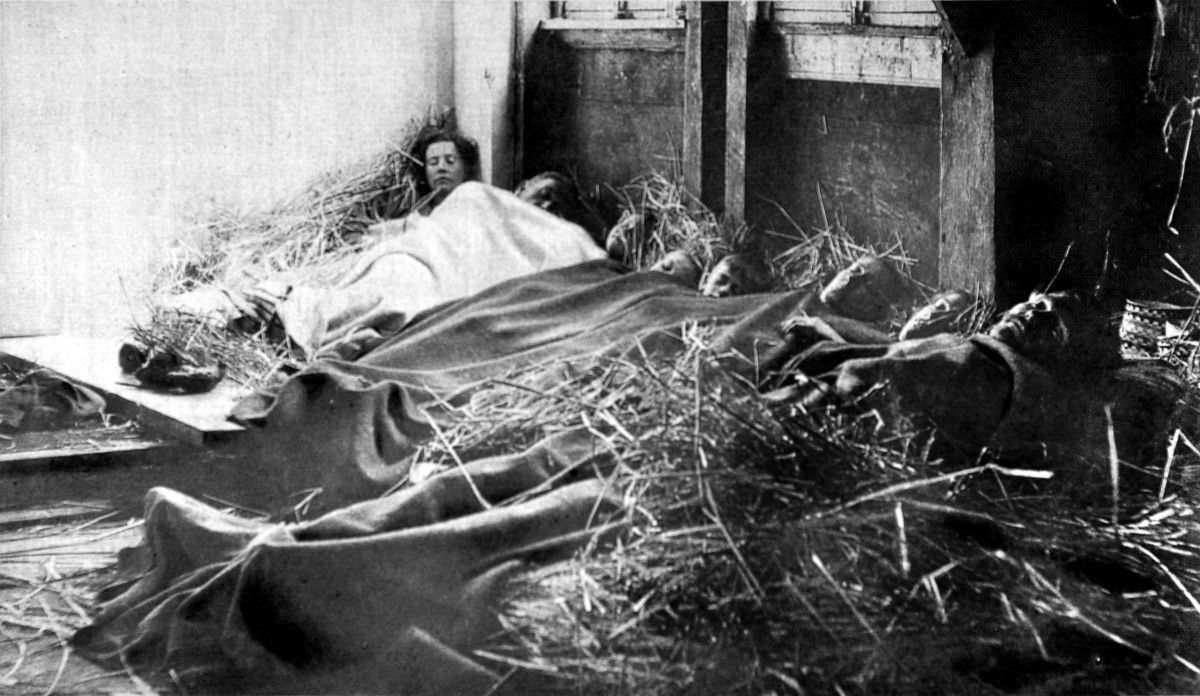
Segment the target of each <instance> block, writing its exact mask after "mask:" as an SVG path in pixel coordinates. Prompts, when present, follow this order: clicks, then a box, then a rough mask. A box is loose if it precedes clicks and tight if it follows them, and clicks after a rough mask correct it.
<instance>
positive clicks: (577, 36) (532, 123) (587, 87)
mask: <svg viewBox="0 0 1200 696" xmlns="http://www.w3.org/2000/svg"><path fill="white" fill-rule="evenodd" d="M683 38H684V36H683V29H682V28H679V29H627V30H611V29H569V30H539V31H538V33H537V34H536V36H535V38H534V41H533V43H532V44H531V46H530V51H529V54H528V56H527V57H526V61H525V62H526V66H527V72H526V77H525V89H526V103H525V126H524V128H525V142H524V153H523V159H524V170H525V171H524V173H525V175H526V176H529V175H532V174H536V173H537V172H539V171H544V170H557V171H563V172H572V173H574V174H575V175H576V176H578V178H579V180H580V182H581V183H582V184H583V185H584V186H585V187H590V186H592V185H596V184H613V185H618V186H619V185H621V184H625V183H627V182H628V181H629V180H631V179H633V178H634V177H637V176H639V175H642V174H646V173H648V172H650V171H662V172H667V171H670V168H671V167H672V166H673V164H674V163H675V162H677V161H678V158H679V151H680V148H681V146H682V133H683Z"/></svg>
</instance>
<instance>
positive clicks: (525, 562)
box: [75, 261, 801, 694]
mask: <svg viewBox="0 0 1200 696" xmlns="http://www.w3.org/2000/svg"><path fill="white" fill-rule="evenodd" d="M800 299H801V297H800V295H799V294H795V293H789V294H780V295H758V296H746V297H738V298H724V299H713V298H705V297H701V296H699V295H698V294H697V293H696V292H695V291H694V290H693V289H690V288H687V287H684V286H683V285H680V284H677V283H676V282H675V281H673V280H672V279H671V278H670V277H669V276H666V275H664V274H659V273H653V272H643V273H629V272H627V271H626V270H625V269H623V268H622V267H620V266H618V265H615V264H612V263H609V262H604V261H600V262H588V263H585V264H581V265H578V266H574V267H570V268H565V269H559V270H553V271H547V272H543V273H540V274H536V275H533V276H529V277H526V278H521V279H517V280H513V281H509V282H506V283H502V284H500V285H497V286H495V287H492V288H490V289H488V290H485V291H483V292H481V293H479V294H477V295H474V296H471V297H468V298H465V299H462V300H459V301H455V302H451V303H449V304H445V305H442V306H440V307H437V308H434V309H432V310H430V311H428V312H426V313H425V314H424V315H421V316H419V317H417V318H416V319H415V320H414V321H413V322H412V324H411V325H410V326H408V327H407V328H406V329H405V330H404V332H402V333H401V334H399V335H398V336H396V337H394V338H393V339H391V340H390V341H388V342H387V343H385V344H383V345H382V346H380V347H379V348H378V349H376V350H375V351H373V352H372V353H370V354H369V355H367V356H366V357H364V358H362V359H360V360H359V361H357V362H353V363H350V362H336V361H329V362H319V363H316V364H314V365H313V366H311V367H310V368H308V369H306V370H304V371H303V372H301V373H299V374H297V375H295V376H293V377H292V378H290V379H289V380H287V381H286V382H285V383H284V384H283V385H282V387H281V388H280V389H278V390H276V392H275V393H273V394H263V395H259V396H257V397H255V398H253V399H250V400H248V401H247V402H245V403H243V404H241V405H240V407H239V408H238V409H237V412H236V414H235V417H236V418H237V419H238V420H239V421H241V422H242V423H245V424H247V425H248V426H249V427H250V428H251V430H252V433H251V435H250V439H249V442H250V444H249V445H248V446H247V448H246V452H245V455H246V457H247V464H248V465H250V464H252V463H253V464H254V466H255V467H256V469H255V470H256V471H262V472H263V473H264V475H265V476H277V477H278V478H279V481H280V485H281V486H283V487H290V488H292V489H301V488H313V487H320V488H322V489H323V490H324V492H323V493H322V494H321V496H320V497H319V498H318V500H323V501H324V502H325V507H326V508H336V509H333V510H332V511H331V512H329V513H328V514H326V515H325V516H323V517H320V518H318V519H316V520H314V521H311V522H306V523H302V524H297V525H287V524H274V523H268V522H260V521H248V520H245V519H243V518H239V517H235V516H232V515H229V514H225V513H222V512H220V511H217V510H215V509H213V508H211V507H209V506H207V505H205V504H203V503H200V502H198V501H196V500H193V499H191V498H189V497H187V496H184V495H182V494H180V493H178V492H175V491H171V490H167V489H161V488H158V489H154V490H152V491H150V492H149V494H148V495H147V498H146V537H145V542H144V544H143V545H142V546H140V547H138V549H136V550H135V551H132V552H130V553H127V554H125V555H124V556H123V557H122V559H121V566H122V568H121V573H122V577H123V578H124V580H123V581H122V582H121V583H119V584H117V585H115V586H113V587H112V588H110V589H109V590H107V591H106V592H105V593H104V594H103V597H102V600H103V604H102V605H101V608H100V613H99V616H98V617H97V618H96V620H95V622H94V623H93V625H92V626H90V627H88V628H86V629H84V630H82V631H80V632H79V633H78V634H77V635H76V637H75V645H76V647H77V648H78V649H79V650H81V651H82V652H83V653H84V654H85V655H88V656H90V657H92V658H93V659H96V660H98V661H100V662H103V663H106V664H112V665H115V666H120V665H123V664H126V665H131V666H133V667H135V668H138V669H143V670H155V669H162V668H173V669H175V670H176V673H177V674H183V673H188V671H189V670H192V671H193V673H196V674H202V673H203V674H210V675H212V674H216V675H236V679H237V680H238V681H237V684H238V688H239V689H255V688H263V689H266V690H272V691H280V690H282V691H284V692H289V693H292V692H321V693H328V692H364V691H365V692H373V693H428V694H451V693H480V694H481V693H488V690H489V689H490V688H491V687H492V686H493V685H494V684H496V683H498V682H499V681H500V680H501V678H502V676H503V674H502V671H501V670H498V669H497V665H495V664H490V665H488V664H483V663H482V662H481V661H479V660H477V659H476V658H475V657H474V656H473V655H472V653H471V649H472V647H473V646H477V645H479V644H480V642H481V641H483V640H484V639H485V638H487V637H488V636H489V635H491V634H492V633H493V632H494V631H495V630H497V628H498V627H497V625H496V622H495V617H494V613H493V610H492V600H493V599H494V598H495V596H496V594H497V592H498V591H499V590H500V589H501V588H502V587H503V583H504V582H505V580H506V579H508V578H509V577H510V576H511V575H512V574H513V573H514V572H516V571H519V570H520V569H522V568H527V567H531V566H536V565H538V564H544V563H547V562H549V561H552V560H555V559H557V558H561V557H563V556H564V555H567V554H570V553H571V552H572V551H573V550H575V549H576V548H578V547H579V546H580V545H581V544H584V543H590V542H592V541H593V540H595V539H596V538H597V536H599V537H601V538H604V537H606V536H607V535H609V534H611V533H613V532H615V531H618V530H619V529H621V527H622V526H623V524H624V511H623V510H622V507H621V504H620V500H619V499H617V498H616V497H615V496H616V493H617V492H615V491H611V490H609V489H607V488H606V486H605V482H604V479H603V473H604V469H605V464H606V460H605V456H603V455H601V454H599V453H598V452H597V445H596V443H595V442H594V441H593V437H592V436H591V435H590V434H588V433H587V432H585V431H583V430H580V431H568V432H564V433H558V434H555V435H552V436H550V437H548V438H547V439H544V440H542V441H540V442H539V443H538V444H537V445H535V446H533V447H532V448H530V449H528V450H526V451H524V452H519V453H515V454H514V453H508V452H506V453H497V455H496V456H493V457H485V458H483V459H478V460H475V461H472V462H468V463H466V464H465V466H464V467H462V468H461V469H452V470H450V471H448V472H446V473H443V474H439V475H437V476H435V477H433V478H430V479H427V480H426V481H424V482H423V483H420V484H417V485H415V486H408V487H405V488H401V489H400V490H399V491H398V492H394V493H391V494H389V495H385V496H383V497H377V496H380V495H381V494H382V493H384V492H385V491H387V490H388V489H389V488H390V487H392V486H394V485H395V484H397V483H398V482H400V481H401V480H402V479H403V478H404V477H405V476H406V474H408V472H409V470H410V467H411V466H412V464H413V457H412V454H413V453H414V451H415V450H416V448H417V447H418V446H419V445H420V444H421V443H423V442H426V441H428V440H429V438H431V437H432V436H433V435H434V431H433V429H432V426H431V423H433V422H435V419H439V418H444V417H445V413H444V411H443V410H442V409H444V408H445V407H446V406H453V405H454V404H456V403H460V402H461V400H462V399H464V398H466V397H467V395H469V394H470V393H471V390H472V389H473V388H476V387H478V385H480V384H481V383H483V382H484V381H485V380H487V379H489V378H494V377H498V376H503V375H505V374H506V373H508V372H510V371H511V370H514V369H517V368H520V367H522V366H528V365H536V364H542V363H546V362H547V361H565V360H570V359H573V358H581V357H589V356H595V355H598V354H601V353H609V354H614V353H620V352H622V351H628V350H638V351H646V352H648V353H654V354H660V355H670V354H671V352H672V351H676V350H678V349H679V348H680V347H681V346H682V345H683V342H682V340H681V334H680V331H679V327H680V325H681V323H682V322H686V321H697V322H703V323H705V324H709V325H711V326H712V327H713V328H714V330H715V332H716V333H715V336H716V341H715V345H714V349H715V350H714V352H715V353H718V354H722V355H728V356H736V355H742V356H745V358H744V359H741V358H732V361H733V362H736V363H738V364H739V365H740V366H741V367H742V368H743V369H747V370H749V371H750V372H751V373H752V372H753V365H754V357H755V355H756V353H757V352H759V351H760V349H765V347H767V346H769V345H770V344H772V343H774V342H776V341H777V340H778V328H777V327H778V325H779V323H780V322H781V321H782V320H783V318H784V317H786V316H787V315H788V314H789V313H790V312H791V311H793V309H794V308H795V306H796V304H797V302H798V301H799V300H800ZM750 376H751V377H753V375H752V374H750ZM476 491H478V494H477V493H476ZM519 494H521V497H520V501H521V502H518V503H515V504H506V505H503V506H497V505H495V504H496V503H499V502H501V501H508V500H510V499H512V498H513V497H514V496H517V495H519ZM480 496H482V498H483V499H484V500H486V503H485V502H484V500H481V499H480ZM339 506H340V507H339ZM251 675H257V677H256V678H261V680H262V681H261V684H259V685H258V686H255V685H254V684H252V683H251V682H249V681H247V680H248V679H250V678H251ZM517 683H519V681H514V680H511V679H510V680H507V681H506V684H509V685H510V687H509V688H512V686H511V685H515V684H517Z"/></svg>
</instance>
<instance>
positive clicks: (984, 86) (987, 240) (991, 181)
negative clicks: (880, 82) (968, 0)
mask: <svg viewBox="0 0 1200 696" xmlns="http://www.w3.org/2000/svg"><path fill="white" fill-rule="evenodd" d="M992 56H993V49H992V47H991V46H990V45H988V46H987V47H986V48H983V49H980V50H978V51H977V52H976V53H975V54H974V55H971V56H963V57H958V58H955V57H952V56H951V55H950V54H947V58H946V59H945V61H944V64H943V68H942V90H941V112H942V133H941V194H940V201H939V227H940V229H941V244H940V249H939V252H938V277H939V282H940V284H941V286H942V287H958V288H964V289H967V290H971V291H973V292H976V293H978V294H981V295H988V296H991V295H994V293H995V291H996V239H995V211H996V155H995V148H996V142H995V141H996V134H995V109H994V103H993V92H994V90H993V80H992Z"/></svg>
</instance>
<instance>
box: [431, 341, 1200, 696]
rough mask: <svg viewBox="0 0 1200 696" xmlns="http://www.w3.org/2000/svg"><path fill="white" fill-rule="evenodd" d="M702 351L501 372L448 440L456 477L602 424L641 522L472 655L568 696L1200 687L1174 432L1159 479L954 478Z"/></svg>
mask: <svg viewBox="0 0 1200 696" xmlns="http://www.w3.org/2000/svg"><path fill="white" fill-rule="evenodd" d="M693 334H696V335H698V334H697V332H693ZM702 344H703V341H702V340H700V339H699V338H697V339H696V340H695V342H694V345H693V349H692V350H691V351H690V352H689V353H688V354H686V355H684V356H683V357H681V358H680V359H679V360H676V361H668V362H656V361H653V360H649V359H644V358H636V359H608V360H597V361H595V362H593V363H591V364H589V365H584V366H580V365H578V364H576V365H574V366H572V367H571V368H570V369H569V370H568V369H566V368H565V367H564V366H561V365H560V366H552V367H548V368H544V370H538V371H533V372H531V373H529V374H525V375H520V376H516V377H513V378H510V379H507V380H501V381H497V382H496V383H494V384H493V385H491V386H490V387H489V388H488V389H485V390H484V391H482V392H480V393H479V394H478V395H477V396H476V397H475V398H474V399H473V400H472V402H471V403H470V404H469V406H467V407H466V408H464V409H463V410H462V411H461V412H460V413H459V417H460V423H459V425H458V426H456V427H455V428H454V429H453V430H452V431H449V432H448V433H447V434H446V435H445V437H443V438H442V439H440V441H439V443H440V444H434V445H432V446H431V449H430V454H431V455H433V456H437V455H440V456H441V457H442V459H443V461H444V462H446V463H447V464H448V465H453V464H452V462H453V461H454V459H455V458H461V459H464V460H465V459H468V458H470V456H471V455H472V452H473V451H479V452H484V451H494V450H493V449H492V448H493V447H495V446H497V445H501V446H506V447H511V448H513V449H516V448H518V447H521V446H524V445H527V444H529V443H531V442H532V441H533V440H535V439H537V438H538V437H541V436H542V435H544V434H545V433H547V432H552V431H555V430H558V429H561V428H566V427H577V426H579V425H584V426H586V427H589V428H591V429H592V430H593V431H594V432H595V433H596V434H598V435H600V436H601V437H602V438H603V440H604V442H605V443H606V445H607V446H609V447H611V448H612V450H613V452H614V453H615V454H616V459H617V462H618V463H617V465H616V466H615V468H614V469H613V470H612V472H611V474H610V475H609V481H610V484H611V485H612V486H614V487H617V488H618V489H619V490H621V491H623V493H624V495H625V498H626V500H627V501H628V503H629V506H630V509H631V511H632V512H631V524H632V530H631V533H630V534H629V535H628V536H627V537H626V538H625V540H624V541H623V542H621V543H620V544H618V545H617V546H616V547H615V548H605V549H602V548H594V549H590V550H588V551H587V552H585V553H582V554H580V555H579V556H578V557H577V558H575V559H574V560H573V561H572V562H570V563H569V564H566V565H561V566H557V567H555V568H552V569H550V570H548V571H545V572H542V573H540V574H535V575H533V576H531V577H529V578H526V579H525V581H524V582H522V583H519V584H516V585H514V587H513V592H512V595H511V596H510V597H509V599H508V601H507V604H506V606H505V608H504V611H503V620H504V623H505V626H506V629H507V630H506V631H505V634H504V635H502V636H498V637H497V639H496V641H495V643H494V644H492V645H489V646H486V648H485V649H483V650H481V651H479V652H478V653H477V655H478V656H479V657H481V658H482V659H484V660H485V661H491V662H493V663H494V664H496V665H497V666H498V668H500V669H502V670H505V669H510V670H514V671H515V670H516V668H518V667H519V668H523V671H524V672H526V673H528V672H533V673H536V674H540V675H543V676H544V677H545V678H546V679H547V680H548V681H550V682H552V683H558V684H560V685H562V686H563V689H564V692H568V693H597V694H675V693H698V694H707V693H755V694H757V693H775V694H789V693H795V694H800V693H841V694H849V693H901V694H904V693H967V692H970V693H1095V692H1101V691H1103V692H1112V691H1116V690H1120V691H1131V692H1148V691H1174V692H1185V691H1193V690H1194V688H1195V686H1196V684H1198V683H1200V640H1197V639H1198V638H1200V557H1198V556H1197V552H1196V550H1195V549H1196V546H1195V544H1196V542H1197V540H1198V539H1200V524H1198V523H1197V521H1196V519H1195V517H1194V505H1195V503H1196V502H1197V500H1196V499H1197V493H1196V491H1195V486H1194V481H1195V480H1196V477H1195V475H1194V473H1195V469H1196V467H1197V464H1195V461H1196V460H1195V458H1191V459H1190V461H1188V462H1187V463H1185V461H1184V457H1183V456H1182V455H1183V454H1184V453H1185V452H1188V451H1189V450H1190V449H1191V443H1190V441H1188V440H1186V438H1185V436H1184V435H1183V434H1182V433H1178V434H1177V435H1176V437H1175V439H1174V441H1173V442H1174V445H1173V446H1172V448H1171V451H1170V452H1169V453H1165V454H1164V457H1163V460H1162V462H1161V463H1160V464H1159V465H1158V466H1155V467H1152V468H1151V469H1146V470H1132V469H1130V468H1129V467H1127V466H1121V467H1118V468H1116V469H1112V468H1110V463H1109V462H1108V461H1106V460H1104V458H1103V457H1102V458H1101V460H1100V461H1069V462H1048V461H1047V462H1040V461H1030V462H1028V463H1027V465H1025V466H1023V468H1018V469H1014V468H1005V467H1002V466H999V465H996V464H994V463H990V462H989V461H987V460H986V459H985V460H981V461H979V462H975V463H971V464H969V465H961V466H951V465H948V464H942V463H938V462H931V461H928V459H927V454H926V451H925V450H924V448H922V447H920V446H919V445H918V444H917V443H918V442H919V440H918V439H914V438H912V437H910V436H909V435H907V434H904V433H900V434H896V433H890V434H889V433H888V432H887V431H880V430H878V429H877V428H876V422H875V420H874V419H873V418H866V419H865V420H856V419H850V418H847V417H833V416H828V417H822V418H814V417H810V416H808V415H805V414H799V413H794V412H792V413H777V412H773V411H772V410H770V409H769V408H767V406H766V405H765V404H764V402H763V401H762V400H761V399H759V397H758V395H757V394H756V393H755V392H754V391H753V389H751V388H750V387H749V385H746V384H743V383H741V382H739V381H737V380H736V379H734V378H733V377H731V376H729V375H727V374H724V373H722V372H720V371H716V370H710V369H708V365H709V360H710V358H711V356H709V355H707V354H706V353H705V351H704V349H703V345H702ZM451 443H453V445H451ZM1113 471H1115V472H1116V475H1114V474H1113ZM1188 481H1192V482H1193V484H1192V485H1189V484H1188V483H1187V482H1188Z"/></svg>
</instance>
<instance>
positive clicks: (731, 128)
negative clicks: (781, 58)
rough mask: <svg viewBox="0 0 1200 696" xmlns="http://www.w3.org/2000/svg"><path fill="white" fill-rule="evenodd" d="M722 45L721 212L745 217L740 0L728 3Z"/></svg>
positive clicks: (745, 29)
mask: <svg viewBox="0 0 1200 696" xmlns="http://www.w3.org/2000/svg"><path fill="white" fill-rule="evenodd" d="M728 11H729V25H728V27H727V32H728V33H727V37H728V39H727V44H726V49H725V61H726V62H725V215H726V217H727V218H729V219H730V220H731V221H733V222H734V223H740V222H741V221H742V220H744V219H745V217H746V65H747V58H748V56H749V52H750V25H749V22H748V17H747V8H746V5H745V4H744V3H741V2H731V3H729V10H728Z"/></svg>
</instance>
